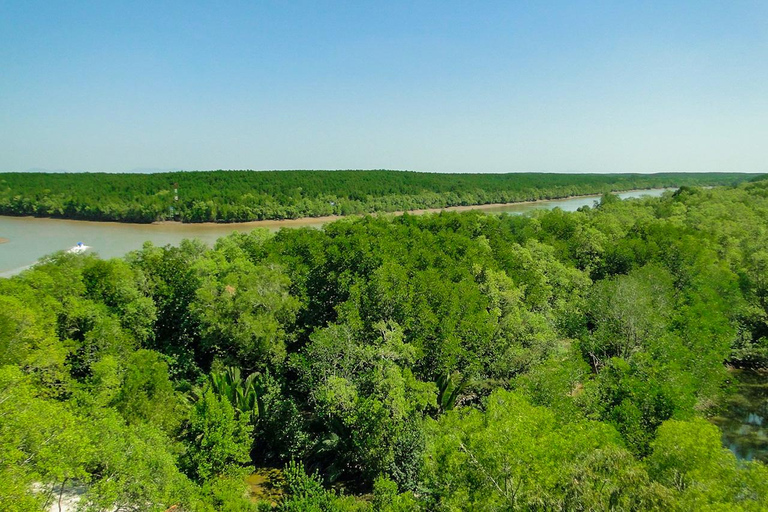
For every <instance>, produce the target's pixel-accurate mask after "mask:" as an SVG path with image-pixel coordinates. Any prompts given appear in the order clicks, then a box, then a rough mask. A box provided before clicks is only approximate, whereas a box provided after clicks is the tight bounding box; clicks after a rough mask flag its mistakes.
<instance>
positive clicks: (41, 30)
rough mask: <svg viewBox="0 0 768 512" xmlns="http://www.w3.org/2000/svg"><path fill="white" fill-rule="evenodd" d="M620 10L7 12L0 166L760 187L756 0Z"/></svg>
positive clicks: (47, 5) (313, 6)
mask: <svg viewBox="0 0 768 512" xmlns="http://www.w3.org/2000/svg"><path fill="white" fill-rule="evenodd" d="M108 4H109V5H108ZM629 4H630V3H629V2H622V3H621V5H619V3H618V2H616V3H609V2H586V1H575V2H527V3H523V2H517V3H515V5H511V3H510V2H483V3H467V2H453V1H450V2H445V1H443V2H408V3H406V2H386V3H382V2H346V3H333V4H332V5H331V4H327V5H324V6H321V7H320V6H318V4H317V3H315V2H303V1H302V2H291V3H284V4H278V3H267V2H259V3H255V2H245V1H243V2H227V3H226V6H221V5H217V6H213V5H206V4H205V3H203V2H181V1H177V2H130V3H128V4H124V5H117V4H114V5H113V4H112V3H106V2H71V3H70V2H39V1H28V2H27V1H25V2H21V1H9V2H4V3H2V4H0V69H1V70H2V79H0V171H24V170H29V169H57V170H69V171H110V172H124V171H130V170H136V169H164V170H168V169H186V170H196V169H371V168H376V169H382V168H385V169H408V170H419V171H434V172H437V171H441V172H524V171H528V172H530V171H546V172H663V171H699V172H704V171H742V172H766V171H768V165H767V162H768V144H767V143H766V140H768V93H767V92H768V90H767V89H766V84H767V83H768V3H766V2H761V1H733V2H713V1H700V2H693V1H691V2H674V4H673V3H670V2H661V1H656V2H642V3H640V2H637V3H635V5H629Z"/></svg>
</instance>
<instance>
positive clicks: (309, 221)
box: [79, 187, 676, 229]
mask: <svg viewBox="0 0 768 512" xmlns="http://www.w3.org/2000/svg"><path fill="white" fill-rule="evenodd" d="M651 190H653V191H656V190H664V191H666V190H676V188H675V187H669V188H664V189H659V188H636V189H631V190H612V191H611V193H612V194H633V193H642V192H645V191H651ZM599 196H600V194H583V195H575V196H564V197H552V198H549V199H536V200H534V201H514V202H511V203H484V204H470V205H459V206H443V207H437V208H418V209H415V210H399V211H392V212H386V211H378V212H370V213H354V214H350V215H324V216H320V217H298V218H295V219H264V220H252V221H247V222H181V221H176V220H163V221H156V222H153V223H152V224H151V225H154V226H178V225H183V226H200V227H214V226H219V227H220V226H237V227H238V228H239V227H251V226H252V227H253V228H254V229H255V228H260V227H261V228H269V229H277V228H281V227H296V226H307V225H315V224H326V223H329V222H334V221H337V220H340V219H348V218H355V217H363V216H365V215H392V216H395V217H397V216H400V215H404V214H406V213H407V214H409V215H425V214H429V213H440V212H466V211H471V210H494V209H499V208H511V207H515V206H526V205H531V206H536V205H540V204H543V203H550V202H553V201H567V200H570V199H584V198H592V197H599ZM79 222H91V221H79ZM121 224H130V223H121Z"/></svg>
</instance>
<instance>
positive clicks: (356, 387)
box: [0, 181, 768, 511]
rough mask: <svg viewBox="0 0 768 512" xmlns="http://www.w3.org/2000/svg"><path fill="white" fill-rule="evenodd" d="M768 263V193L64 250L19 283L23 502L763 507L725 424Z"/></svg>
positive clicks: (764, 484) (613, 201)
mask: <svg viewBox="0 0 768 512" xmlns="http://www.w3.org/2000/svg"><path fill="white" fill-rule="evenodd" d="M767 271H768V181H756V182H753V183H743V184H741V185H738V186H734V187H727V188H713V189H702V188H691V187H683V188H681V189H679V190H678V191H676V192H674V193H673V192H668V193H666V194H665V195H664V196H663V197H661V198H643V199H632V200H626V201H622V200H619V199H618V198H617V197H616V196H614V195H611V194H606V195H604V196H603V199H602V201H600V203H599V204H597V205H595V207H583V208H581V209H580V210H579V211H578V212H574V213H566V212H563V211H561V210H559V209H555V210H552V211H535V212H532V213H530V214H528V215H525V216H517V215H507V214H501V215H488V214H483V213H479V212H464V213H455V212H443V213H440V214H433V215H424V216H413V215H407V214H406V215H403V216H401V217H397V218H381V217H371V216H365V217H362V218H356V219H343V220H339V221H337V222H334V223H331V224H327V225H325V226H324V227H323V229H309V228H302V229H283V230H281V231H279V232H277V233H275V234H271V233H269V232H267V231H266V230H255V231H253V232H251V233H248V234H241V233H233V234H232V235H230V236H227V237H224V238H221V239H220V240H219V241H218V242H217V243H216V245H215V246H214V247H212V248H209V247H207V246H205V245H203V244H202V243H199V242H196V241H185V242H183V243H182V244H181V245H179V246H178V247H173V246H167V247H156V246H153V245H151V244H146V245H145V246H144V248H143V249H142V250H139V251H136V252H133V253H131V254H129V255H128V256H127V257H126V258H124V259H112V260H106V261H105V260H101V259H99V258H98V257H96V256H94V255H73V254H65V253H58V254H54V255H52V256H50V257H48V258H47V259H45V260H44V261H42V262H41V263H39V264H38V265H36V266H35V267H33V268H31V269H29V270H27V271H25V272H24V273H22V274H20V275H19V276H16V277H13V278H10V279H2V280H0V418H2V421H0V508H2V509H3V510H9V511H13V510H35V509H39V507H41V506H43V505H45V504H46V503H48V504H50V503H52V502H55V501H56V499H57V497H58V492H59V491H60V490H61V489H63V488H65V487H66V485H67V484H68V483H77V484H79V485H82V486H83V487H84V488H85V492H84V494H83V495H82V498H81V502H80V505H81V507H82V509H83V510H114V509H120V510H158V511H161V510H166V509H168V508H170V507H172V506H175V507H177V508H176V510H190V511H193V510H201V511H203V510H206V511H207V510H229V511H236V510H237V511H247V510H275V509H276V510H278V511H299V510H301V511H304V510H309V511H331V510H334V511H335V510H350V511H405V510H423V511H435V510H437V511H453V510H609V509H611V510H613V509H616V510H652V509H669V510H701V509H729V510H764V509H765V508H766V507H768V468H766V466H765V465H764V464H763V463H761V462H759V461H751V462H750V461H740V460H737V459H736V457H735V456H734V455H733V454H732V453H731V452H730V451H729V450H727V449H725V448H723V446H722V443H721V439H720V432H719V430H718V429H717V427H715V426H714V425H712V424H711V423H710V422H708V421H707V417H709V416H711V415H714V414H717V413H718V412H719V411H720V408H721V407H722V403H723V400H724V398H725V397H727V396H728V393H729V392H730V388H729V372H728V369H727V366H726V364H724V363H726V362H727V363H729V364H730V365H737V366H747V367H753V368H760V367H765V366H766V365H768V279H767V278H766V276H768V272H767ZM254 467H260V468H263V467H269V468H276V469H277V470H278V471H274V473H276V474H277V475H278V476H277V477H275V479H274V480H273V482H272V484H273V485H274V486H276V487H277V489H276V490H275V492H276V494H275V495H274V497H273V498H270V499H268V500H261V501H259V500H258V499H257V498H248V497H247V496H246V487H245V483H244V478H245V476H246V475H248V474H249V473H251V471H252V470H253V468H254Z"/></svg>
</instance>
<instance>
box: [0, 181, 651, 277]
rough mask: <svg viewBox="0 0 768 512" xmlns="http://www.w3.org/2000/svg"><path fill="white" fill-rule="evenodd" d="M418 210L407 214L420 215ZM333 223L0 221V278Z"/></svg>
mask: <svg viewBox="0 0 768 512" xmlns="http://www.w3.org/2000/svg"><path fill="white" fill-rule="evenodd" d="M664 191H665V189H650V190H635V191H629V192H622V193H620V194H619V197H621V198H622V199H627V198H633V197H642V196H654V197H656V196H660V195H661V194H662V193H664ZM599 199H600V196H597V195H596V196H581V197H572V198H567V199H555V200H550V201H536V202H530V203H511V204H506V205H480V206H472V207H457V208H445V209H446V210H467V209H474V210H481V211H486V212H489V213H514V214H522V213H525V212H529V211H531V210H536V209H553V208H561V209H563V210H565V211H576V210H577V209H578V208H580V207H582V206H585V205H589V206H592V205H593V204H594V202H595V201H598V200H599ZM424 212H425V211H423V210H420V211H418V212H413V213H424ZM338 218H339V217H318V218H305V219H292V220H276V221H260V222H245V223H238V224H213V223H206V224H181V223H178V222H161V223H155V224H128V223H121V222H90V221H79V220H63V219H47V218H43V219H39V218H34V217H7V216H0V240H3V239H5V240H7V242H5V243H2V244H0V277H9V276H11V275H14V274H16V273H18V272H20V271H22V270H24V269H25V268H28V267H29V266H31V265H33V264H34V263H35V262H36V261H37V260H38V259H40V258H41V257H43V256H45V255H47V254H51V253H53V252H56V251H60V250H63V249H69V248H70V247H73V246H74V245H75V244H77V243H78V242H82V243H83V244H85V245H87V246H89V247H91V249H90V250H91V251H94V252H96V253H98V254H99V256H101V257H102V258H115V257H120V256H123V255H125V254H127V253H128V252H130V251H133V250H136V249H141V247H142V245H143V244H144V242H146V241H150V242H152V243H153V244H155V245H159V246H164V245H167V244H171V245H177V244H178V243H179V242H181V241H182V240H183V239H185V238H197V239H200V240H202V241H203V242H205V243H207V244H213V243H214V242H215V241H216V240H217V239H218V238H220V237H222V236H225V235H228V234H229V233H232V232H233V231H251V230H253V229H255V228H259V227H261V228H267V229H269V230H271V231H277V230H278V229H281V228H290V227H307V226H308V227H316V228H317V227H320V226H322V225H323V224H325V223H327V222H331V221H333V220H337V219H338Z"/></svg>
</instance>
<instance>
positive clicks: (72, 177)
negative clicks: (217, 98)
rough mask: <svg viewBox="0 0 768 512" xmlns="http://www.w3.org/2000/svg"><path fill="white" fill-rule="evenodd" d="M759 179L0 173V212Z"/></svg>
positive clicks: (496, 197)
mask: <svg viewBox="0 0 768 512" xmlns="http://www.w3.org/2000/svg"><path fill="white" fill-rule="evenodd" d="M756 176H759V175H755V174H740V173H701V174H691V173H659V174H544V173H514V174H437V173H420V172H406V171H209V172H173V173H156V174H105V173H76V174H69V173H0V214H2V215H34V216H38V217H59V218H67V219H80V220H96V221H122V222H154V221H159V220H180V221H183V222H244V221H254V220H265V219H293V218H299V217H319V216H324V215H347V214H359V213H373V212H391V211H404V210H413V209H419V208H442V207H446V206H461V205H477V204H492V203H510V202H518V201H532V200H538V199H552V198H560V197H568V196H572V195H585V194H602V193H605V192H611V191H621V190H631V189H637V188H655V187H679V186H714V185H733V184H737V183H740V182H742V181H745V180H749V179H754V178H755V177H756ZM176 184H178V201H177V200H176V195H175V193H174V186H175V185H176Z"/></svg>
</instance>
